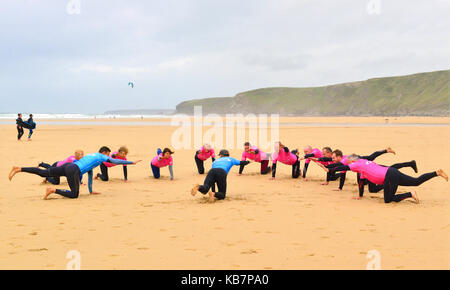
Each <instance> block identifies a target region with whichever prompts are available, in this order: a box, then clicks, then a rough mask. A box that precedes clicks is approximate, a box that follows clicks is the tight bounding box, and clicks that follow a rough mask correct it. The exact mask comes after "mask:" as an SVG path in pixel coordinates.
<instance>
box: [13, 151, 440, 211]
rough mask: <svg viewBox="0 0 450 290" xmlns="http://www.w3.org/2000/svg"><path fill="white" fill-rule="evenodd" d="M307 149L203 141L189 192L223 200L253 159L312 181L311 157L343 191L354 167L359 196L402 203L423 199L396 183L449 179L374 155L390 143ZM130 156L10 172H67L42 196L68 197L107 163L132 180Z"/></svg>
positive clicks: (159, 162) (164, 157)
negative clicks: (218, 146) (196, 179)
mask: <svg viewBox="0 0 450 290" xmlns="http://www.w3.org/2000/svg"><path fill="white" fill-rule="evenodd" d="M156 153H157V154H156V156H155V157H154V158H153V159H152V161H151V164H150V166H151V170H152V173H153V176H154V178H156V179H159V178H160V176H161V173H160V170H161V168H163V167H168V168H169V172H170V180H174V174H173V158H172V155H173V154H174V152H173V151H172V150H171V149H169V148H164V149H163V150H161V149H158V150H157V152H156ZM303 153H304V154H300V153H299V150H298V149H295V150H292V151H290V150H289V148H288V147H287V146H285V145H284V144H282V143H281V142H276V143H275V150H274V152H273V153H265V152H263V151H262V150H260V149H259V148H258V147H257V146H252V145H251V144H250V143H249V142H246V143H245V144H244V151H243V152H242V157H241V159H240V160H237V159H235V158H233V157H230V153H229V151H228V150H226V149H222V150H220V152H219V155H218V158H216V155H215V151H214V149H213V148H212V147H211V146H210V145H209V144H204V145H203V146H202V147H201V148H200V149H199V150H197V151H196V152H195V155H194V161H195V164H196V166H197V171H198V173H199V174H204V173H205V164H204V163H205V161H207V160H208V159H209V158H211V160H212V166H211V169H210V170H209V171H208V173H207V175H206V178H205V180H204V182H203V184H202V185H200V184H196V185H195V186H194V187H193V188H192V189H191V194H192V195H196V194H197V192H200V193H202V194H204V195H206V194H208V195H209V201H210V202H214V201H215V200H223V199H225V197H226V191H227V176H228V173H229V172H230V170H231V168H232V167H233V166H239V173H238V175H239V176H241V175H242V173H243V171H244V168H245V166H247V165H248V164H249V163H250V162H257V163H260V165H261V168H260V174H261V175H266V174H269V173H270V172H271V173H272V176H271V178H270V180H275V176H276V173H277V164H278V163H282V164H285V165H288V166H291V167H292V178H299V177H300V176H302V177H303V179H304V180H308V179H307V177H306V174H307V171H308V167H309V166H310V164H311V162H314V163H316V164H317V165H318V166H320V167H321V168H322V169H323V170H324V171H325V172H326V179H325V182H323V183H322V185H328V184H329V182H330V181H335V180H338V179H339V187H338V188H337V189H336V190H342V188H343V187H344V184H345V180H346V176H347V171H353V172H356V173H357V181H358V187H359V196H357V197H356V199H360V198H362V197H363V194H364V188H365V186H366V185H367V186H368V189H369V192H371V193H375V192H379V191H381V190H383V191H384V201H385V202H386V203H390V202H392V201H394V202H400V201H402V200H404V199H407V198H412V199H414V200H415V201H416V202H419V198H418V196H417V193H416V192H414V191H412V192H407V193H401V194H397V189H398V186H419V185H420V184H422V183H424V182H425V181H427V180H430V179H431V178H434V177H437V176H441V177H442V178H444V179H445V180H446V181H448V176H447V174H446V173H445V172H444V171H443V170H442V169H439V170H436V171H433V172H430V173H425V174H423V175H421V176H419V177H417V178H415V177H411V176H408V175H406V174H404V173H402V172H400V171H399V169H401V168H405V167H410V168H412V169H413V170H414V171H415V172H416V173H418V169H417V164H416V161H414V160H413V161H408V162H404V163H396V164H392V165H390V166H385V165H380V164H377V163H375V162H374V160H375V159H376V158H377V157H379V156H380V155H383V154H387V153H391V154H395V151H394V150H392V149H391V148H389V147H388V148H387V149H384V150H380V151H376V152H374V153H372V154H370V155H366V156H361V155H357V154H350V155H344V154H343V153H342V151H341V150H339V149H336V150H334V151H333V150H332V149H331V148H330V147H324V148H322V150H320V149H318V148H313V147H311V146H306V147H305V148H304V149H303ZM127 155H128V148H127V147H125V146H122V147H120V148H119V149H118V150H117V151H115V152H112V153H111V149H109V148H108V147H106V146H103V147H101V148H100V150H99V152H98V153H92V154H89V155H84V152H83V151H82V150H77V151H75V154H74V155H71V156H69V157H67V158H66V159H64V160H62V161H57V162H54V163H53V164H52V165H50V164H47V163H43V162H42V163H40V164H39V165H38V166H37V167H17V166H14V167H13V168H12V169H11V172H10V173H9V180H12V178H13V177H14V176H15V175H16V174H17V173H20V172H26V173H30V174H35V175H38V176H41V177H43V178H44V181H43V182H44V183H51V184H53V185H59V183H60V178H61V177H63V176H65V177H66V179H67V183H68V185H69V187H70V190H61V189H56V188H53V187H48V188H47V190H46V193H45V196H44V199H47V198H48V197H49V196H50V195H51V194H59V195H61V196H64V197H67V198H77V197H78V195H79V189H80V184H82V178H83V175H84V174H85V173H87V174H88V184H87V185H88V188H89V193H90V194H98V193H97V192H94V191H93V188H92V185H93V180H94V179H96V180H101V181H108V180H109V175H108V168H111V167H113V166H116V165H122V166H123V175H124V180H125V182H127V181H128V171H127V165H135V164H137V163H139V162H141V161H142V160H138V161H136V162H133V161H129V160H127ZM270 161H272V166H270ZM301 161H304V167H303V175H302V172H301V169H300V162H301ZM98 166H100V172H101V173H98V174H97V175H96V176H95V177H94V174H93V169H94V168H96V167H98ZM216 186H217V190H216Z"/></svg>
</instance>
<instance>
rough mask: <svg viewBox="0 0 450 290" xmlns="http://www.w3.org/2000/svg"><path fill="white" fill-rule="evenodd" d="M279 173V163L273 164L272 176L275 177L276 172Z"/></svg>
mask: <svg viewBox="0 0 450 290" xmlns="http://www.w3.org/2000/svg"><path fill="white" fill-rule="evenodd" d="M276 173H277V164H276V163H273V164H272V177H273V178H275V174H276Z"/></svg>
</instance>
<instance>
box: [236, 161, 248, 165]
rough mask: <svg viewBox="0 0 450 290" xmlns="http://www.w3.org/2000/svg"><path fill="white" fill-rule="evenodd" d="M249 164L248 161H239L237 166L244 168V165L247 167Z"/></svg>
mask: <svg viewBox="0 0 450 290" xmlns="http://www.w3.org/2000/svg"><path fill="white" fill-rule="evenodd" d="M249 163H250V161H239V164H237V165H240V166H245V165H247V164H249Z"/></svg>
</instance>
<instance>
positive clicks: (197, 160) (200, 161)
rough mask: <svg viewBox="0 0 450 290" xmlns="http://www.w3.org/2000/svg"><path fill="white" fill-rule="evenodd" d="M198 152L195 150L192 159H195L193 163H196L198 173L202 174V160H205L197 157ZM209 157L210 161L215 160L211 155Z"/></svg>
mask: <svg viewBox="0 0 450 290" xmlns="http://www.w3.org/2000/svg"><path fill="white" fill-rule="evenodd" d="M199 153H200V151H196V152H195V157H194V160H195V164H197V170H198V173H199V174H204V173H205V166H204V162H205V161H203V160H201V159H200V158H198V156H197V155H198V154H199ZM211 159H212V162H214V161H216V158H214V157H211Z"/></svg>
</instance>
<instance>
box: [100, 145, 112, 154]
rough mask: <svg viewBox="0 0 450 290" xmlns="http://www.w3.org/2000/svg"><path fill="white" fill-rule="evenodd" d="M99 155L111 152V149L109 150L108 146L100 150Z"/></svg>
mask: <svg viewBox="0 0 450 290" xmlns="http://www.w3.org/2000/svg"><path fill="white" fill-rule="evenodd" d="M98 152H99V153H103V152H111V149H109V148H108V147H106V146H103V147H102V148H100V150H98Z"/></svg>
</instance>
